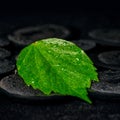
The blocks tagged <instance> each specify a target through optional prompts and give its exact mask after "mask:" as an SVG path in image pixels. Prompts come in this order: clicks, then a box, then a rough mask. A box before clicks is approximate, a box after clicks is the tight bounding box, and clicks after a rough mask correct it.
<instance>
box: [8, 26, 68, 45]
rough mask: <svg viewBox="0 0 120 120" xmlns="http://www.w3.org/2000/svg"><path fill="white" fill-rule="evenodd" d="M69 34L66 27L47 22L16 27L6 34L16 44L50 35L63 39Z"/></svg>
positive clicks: (50, 36) (23, 43)
mask: <svg viewBox="0 0 120 120" xmlns="http://www.w3.org/2000/svg"><path fill="white" fill-rule="evenodd" d="M69 35H70V31H69V30H68V29H67V28H66V27H64V26H60V25H53V24H47V25H41V26H33V27H32V26H30V27H26V28H20V29H17V30H15V31H14V32H13V33H12V34H10V35H8V39H9V40H10V41H12V42H14V43H16V44H18V45H28V44H30V43H32V42H34V41H36V40H40V39H45V38H52V37H56V38H63V39H65V38H68V37H69Z"/></svg>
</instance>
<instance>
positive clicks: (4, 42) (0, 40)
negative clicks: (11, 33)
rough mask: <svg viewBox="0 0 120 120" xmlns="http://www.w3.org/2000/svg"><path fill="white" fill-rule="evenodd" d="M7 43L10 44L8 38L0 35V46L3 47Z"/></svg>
mask: <svg viewBox="0 0 120 120" xmlns="http://www.w3.org/2000/svg"><path fill="white" fill-rule="evenodd" d="M9 44H10V41H9V40H7V39H5V38H2V37H0V47H5V46H8V45H9Z"/></svg>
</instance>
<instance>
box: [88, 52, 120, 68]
mask: <svg viewBox="0 0 120 120" xmlns="http://www.w3.org/2000/svg"><path fill="white" fill-rule="evenodd" d="M90 57H91V59H92V60H93V62H94V64H95V65H96V66H100V67H103V68H108V69H111V70H120V51H119V50H117V51H116V50H114V51H107V52H102V53H98V54H96V53H95V54H94V53H93V54H91V55H90Z"/></svg>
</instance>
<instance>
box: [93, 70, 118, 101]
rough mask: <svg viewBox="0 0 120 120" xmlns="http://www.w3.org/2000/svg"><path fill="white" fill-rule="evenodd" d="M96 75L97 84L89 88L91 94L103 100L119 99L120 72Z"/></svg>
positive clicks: (105, 72)
mask: <svg viewBox="0 0 120 120" xmlns="http://www.w3.org/2000/svg"><path fill="white" fill-rule="evenodd" d="M98 75H99V82H98V83H92V86H91V91H92V90H93V91H92V92H93V94H94V95H97V96H98V97H100V98H104V99H109V98H110V99H120V71H110V70H108V71H104V72H99V73H98ZM101 96H102V97H101Z"/></svg>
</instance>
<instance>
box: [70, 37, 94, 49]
mask: <svg viewBox="0 0 120 120" xmlns="http://www.w3.org/2000/svg"><path fill="white" fill-rule="evenodd" d="M72 42H74V43H75V44H76V45H77V46H78V47H80V48H82V49H83V50H84V51H88V50H91V49H93V48H94V47H95V46H96V43H95V42H94V41H91V40H83V39H82V40H73V41H72Z"/></svg>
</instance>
